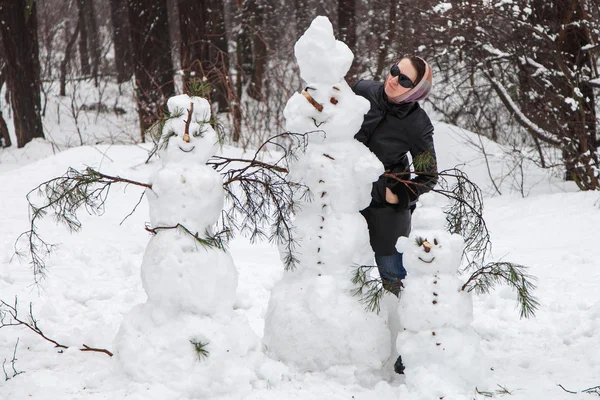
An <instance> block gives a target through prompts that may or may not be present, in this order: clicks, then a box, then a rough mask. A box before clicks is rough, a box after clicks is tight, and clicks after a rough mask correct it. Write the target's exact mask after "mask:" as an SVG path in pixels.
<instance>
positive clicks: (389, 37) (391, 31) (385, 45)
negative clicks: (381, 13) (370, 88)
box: [375, 0, 398, 80]
mask: <svg viewBox="0 0 600 400" xmlns="http://www.w3.org/2000/svg"><path fill="white" fill-rule="evenodd" d="M396 7H398V4H397V1H396V0H390V2H389V10H388V20H387V28H386V30H385V32H383V34H384V39H383V42H382V43H381V46H380V47H379V52H378V53H377V66H376V68H375V71H376V72H375V79H380V80H381V79H383V78H385V77H386V76H387V71H386V67H388V64H387V63H386V59H387V57H388V52H389V51H390V48H391V46H392V42H393V41H394V40H395V38H396Z"/></svg>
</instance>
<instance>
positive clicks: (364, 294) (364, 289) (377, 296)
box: [350, 265, 402, 314]
mask: <svg viewBox="0 0 600 400" xmlns="http://www.w3.org/2000/svg"><path fill="white" fill-rule="evenodd" d="M372 268H377V267H374V266H370V265H361V266H358V267H356V268H355V270H354V273H353V275H352V283H353V284H354V285H356V287H355V288H354V289H352V291H351V292H350V294H351V295H352V296H355V297H358V298H359V301H360V302H361V303H362V304H363V305H364V306H365V310H366V311H369V312H376V313H378V314H379V311H381V299H382V297H383V295H384V294H385V291H386V290H387V291H388V292H390V293H394V289H398V290H399V291H401V290H402V282H401V281H400V280H397V281H396V282H392V283H390V284H385V283H383V281H382V280H381V278H371V277H369V272H370V271H371V269H372Z"/></svg>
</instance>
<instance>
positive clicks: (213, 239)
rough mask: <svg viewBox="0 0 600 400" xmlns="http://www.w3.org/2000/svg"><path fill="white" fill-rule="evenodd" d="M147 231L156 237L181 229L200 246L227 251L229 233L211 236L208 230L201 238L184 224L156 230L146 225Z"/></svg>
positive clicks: (224, 232) (160, 227) (156, 228)
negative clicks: (159, 233) (158, 234)
mask: <svg viewBox="0 0 600 400" xmlns="http://www.w3.org/2000/svg"><path fill="white" fill-rule="evenodd" d="M145 229H146V230H147V231H148V232H150V233H152V234H154V235H156V234H157V233H158V232H160V231H163V230H171V229H179V230H181V231H183V232H185V233H186V234H188V235H190V236H191V237H193V238H194V239H195V240H196V242H198V244H200V245H201V246H203V247H207V248H216V249H219V250H222V251H226V241H227V239H226V238H227V237H228V235H229V232H228V231H221V232H219V233H217V234H215V235H211V234H210V232H209V231H208V230H206V231H205V232H204V237H200V235H199V233H198V232H193V231H191V230H190V229H188V228H186V227H185V226H184V225H182V224H177V225H173V226H157V227H154V228H152V227H150V226H149V225H146V228H145ZM224 238H225V239H224Z"/></svg>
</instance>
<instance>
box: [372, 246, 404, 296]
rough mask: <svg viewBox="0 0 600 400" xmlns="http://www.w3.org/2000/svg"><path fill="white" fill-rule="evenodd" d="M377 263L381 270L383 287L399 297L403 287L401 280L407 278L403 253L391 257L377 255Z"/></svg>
mask: <svg viewBox="0 0 600 400" xmlns="http://www.w3.org/2000/svg"><path fill="white" fill-rule="evenodd" d="M375 262H376V263H377V267H378V268H379V275H380V276H381V280H382V282H383V287H384V288H385V289H386V290H389V291H390V292H392V293H394V294H395V295H396V296H398V294H399V293H400V288H401V285H402V282H401V280H402V279H404V278H406V269H405V268H404V264H403V263H402V253H398V252H396V254H393V255H391V256H382V255H378V254H377V253H375Z"/></svg>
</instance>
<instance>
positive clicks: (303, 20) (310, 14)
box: [294, 0, 315, 38]
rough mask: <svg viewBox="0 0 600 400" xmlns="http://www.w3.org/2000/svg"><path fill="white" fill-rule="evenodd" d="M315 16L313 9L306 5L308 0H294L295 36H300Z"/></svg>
mask: <svg viewBox="0 0 600 400" xmlns="http://www.w3.org/2000/svg"><path fill="white" fill-rule="evenodd" d="M314 17H315V12H314V9H311V7H309V6H308V0H294V19H295V20H296V37H298V38H299V37H300V36H301V35H302V34H303V33H304V31H306V30H307V29H308V27H309V26H310V23H311V21H312V20H313V18H314Z"/></svg>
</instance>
